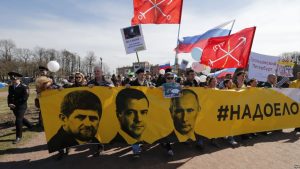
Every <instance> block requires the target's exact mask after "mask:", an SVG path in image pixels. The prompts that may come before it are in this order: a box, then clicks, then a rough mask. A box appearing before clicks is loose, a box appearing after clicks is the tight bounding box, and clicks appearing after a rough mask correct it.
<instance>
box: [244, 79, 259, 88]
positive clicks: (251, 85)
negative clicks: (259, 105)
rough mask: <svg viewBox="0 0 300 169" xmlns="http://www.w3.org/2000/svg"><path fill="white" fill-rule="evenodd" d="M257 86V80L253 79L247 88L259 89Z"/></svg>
mask: <svg viewBox="0 0 300 169" xmlns="http://www.w3.org/2000/svg"><path fill="white" fill-rule="evenodd" d="M257 84H258V82H257V80H256V79H255V78H252V79H250V80H249V81H248V83H247V86H248V87H257Z"/></svg>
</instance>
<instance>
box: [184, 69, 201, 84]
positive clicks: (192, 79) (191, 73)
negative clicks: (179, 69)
mask: <svg viewBox="0 0 300 169" xmlns="http://www.w3.org/2000/svg"><path fill="white" fill-rule="evenodd" d="M186 76H187V77H186V81H185V82H183V85H184V86H189V87H199V84H198V82H197V80H196V79H195V76H196V73H195V71H194V70H192V69H191V70H188V71H187V72H186Z"/></svg>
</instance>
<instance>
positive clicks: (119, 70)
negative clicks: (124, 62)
mask: <svg viewBox="0 0 300 169" xmlns="http://www.w3.org/2000/svg"><path fill="white" fill-rule="evenodd" d="M130 72H133V67H132V66H125V67H120V68H117V74H118V75H123V76H125V75H127V74H128V73H130Z"/></svg>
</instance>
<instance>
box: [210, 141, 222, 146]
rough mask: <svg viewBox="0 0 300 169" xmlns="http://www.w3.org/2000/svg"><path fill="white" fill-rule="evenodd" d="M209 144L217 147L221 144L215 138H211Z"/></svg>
mask: <svg viewBox="0 0 300 169" xmlns="http://www.w3.org/2000/svg"><path fill="white" fill-rule="evenodd" d="M210 143H211V145H213V146H215V147H217V148H221V146H220V145H219V144H218V143H217V141H216V139H211V142H210Z"/></svg>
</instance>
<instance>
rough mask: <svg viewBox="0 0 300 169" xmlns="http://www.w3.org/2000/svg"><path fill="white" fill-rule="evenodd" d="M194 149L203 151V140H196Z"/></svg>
mask: <svg viewBox="0 0 300 169" xmlns="http://www.w3.org/2000/svg"><path fill="white" fill-rule="evenodd" d="M196 148H197V149H198V150H203V149H204V143H203V140H197V141H196Z"/></svg>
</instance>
